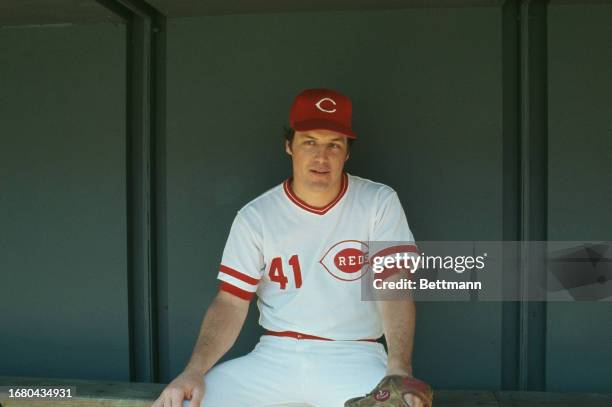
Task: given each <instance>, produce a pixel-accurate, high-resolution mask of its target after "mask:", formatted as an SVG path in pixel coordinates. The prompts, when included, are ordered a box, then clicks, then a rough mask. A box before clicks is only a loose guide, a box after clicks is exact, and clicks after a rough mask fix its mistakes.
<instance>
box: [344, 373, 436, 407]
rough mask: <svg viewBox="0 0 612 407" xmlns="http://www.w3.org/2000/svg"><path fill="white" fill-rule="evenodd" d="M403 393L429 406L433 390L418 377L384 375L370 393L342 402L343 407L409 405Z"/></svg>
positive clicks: (396, 406) (395, 406)
mask: <svg viewBox="0 0 612 407" xmlns="http://www.w3.org/2000/svg"><path fill="white" fill-rule="evenodd" d="M405 394H414V395H415V396H417V397H418V398H420V399H421V400H422V402H423V406H424V407H431V404H432V402H433V390H432V389H431V387H429V385H428V384H427V383H425V382H423V381H421V380H419V379H415V378H412V377H407V376H398V375H393V376H386V377H385V378H383V379H382V380H381V381H380V383H378V385H376V387H375V388H374V390H372V391H371V392H370V393H368V394H367V395H365V396H363V397H355V398H352V399H350V400H348V401H346V402H345V403H344V407H409V405H408V403H406V401H405V400H404V395H405Z"/></svg>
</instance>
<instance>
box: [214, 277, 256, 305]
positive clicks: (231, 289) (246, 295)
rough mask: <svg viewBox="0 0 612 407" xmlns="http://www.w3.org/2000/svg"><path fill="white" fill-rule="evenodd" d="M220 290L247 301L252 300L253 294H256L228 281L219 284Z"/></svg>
mask: <svg viewBox="0 0 612 407" xmlns="http://www.w3.org/2000/svg"><path fill="white" fill-rule="evenodd" d="M219 290H221V291H225V292H227V293H230V294H232V295H235V296H236V297H239V298H242V299H243V300H247V301H250V300H251V299H252V298H253V295H254V294H255V293H252V292H249V291H245V290H243V289H242V288H238V287H236V286H235V285H231V284H230V283H227V282H225V281H221V284H220V285H219Z"/></svg>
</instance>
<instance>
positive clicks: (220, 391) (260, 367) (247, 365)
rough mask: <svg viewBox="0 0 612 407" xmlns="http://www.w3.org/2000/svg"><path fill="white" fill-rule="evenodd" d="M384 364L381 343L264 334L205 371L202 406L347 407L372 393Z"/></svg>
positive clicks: (186, 403)
mask: <svg viewBox="0 0 612 407" xmlns="http://www.w3.org/2000/svg"><path fill="white" fill-rule="evenodd" d="M386 367H387V354H386V352H385V349H384V347H383V345H382V344H380V343H376V342H363V341H322V340H312V339H294V338H289V337H277V336H269V335H264V336H262V337H261V339H260V341H259V343H258V344H257V345H256V346H255V348H254V349H253V351H251V352H250V353H249V354H247V355H245V356H242V357H239V358H236V359H232V360H228V361H227V362H224V363H221V364H219V365H217V366H215V367H214V368H212V369H211V370H210V371H209V372H208V373H207V374H206V375H205V377H204V380H205V382H206V391H205V394H204V400H203V402H202V405H201V407H272V406H274V407H281V406H295V407H297V406H311V407H343V406H344V402H345V401H346V400H348V399H350V398H352V397H357V396H362V395H364V394H366V393H368V392H370V391H371V390H372V389H373V388H374V387H375V386H376V384H378V382H379V381H380V380H381V379H382V378H383V377H384V376H385V371H386ZM183 407H189V404H188V401H185V402H184V404H183Z"/></svg>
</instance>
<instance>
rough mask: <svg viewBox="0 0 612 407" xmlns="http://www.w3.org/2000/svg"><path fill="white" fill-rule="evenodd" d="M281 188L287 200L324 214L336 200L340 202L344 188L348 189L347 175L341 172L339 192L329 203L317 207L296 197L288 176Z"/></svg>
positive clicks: (309, 210)
mask: <svg viewBox="0 0 612 407" xmlns="http://www.w3.org/2000/svg"><path fill="white" fill-rule="evenodd" d="M283 189H284V190H285V194H286V195H287V197H288V198H289V200H291V202H293V203H294V204H296V205H297V206H299V207H300V208H302V209H304V210H306V211H308V212H311V213H314V214H316V215H325V214H326V213H327V212H328V211H329V210H330V209H331V208H333V207H334V206H335V205H336V204H337V203H338V202H340V200H341V199H342V197H343V196H344V194H345V193H346V190H347V189H348V175H346V173H345V172H344V173H342V184H341V185H340V192H338V195H337V196H336V197H335V198H334V199H333V200H332V201H331V202H330V203H328V204H327V205H325V206H323V207H322V208H317V207H315V206H311V205H308V204H307V203H306V202H304V201H302V200H301V199H300V198H298V197H297V195H295V193H294V192H293V189H291V178H288V179H286V180H285V182H283Z"/></svg>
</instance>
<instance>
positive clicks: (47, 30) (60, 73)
mask: <svg viewBox="0 0 612 407" xmlns="http://www.w3.org/2000/svg"><path fill="white" fill-rule="evenodd" d="M125 34H126V33H125V27H124V26H115V25H111V24H100V25H90V26H70V25H65V26H39V27H10V28H9V27H4V28H1V29H0V50H2V52H1V54H2V55H1V56H0V137H1V140H2V141H1V143H0V206H1V210H0V225H1V228H0V251H1V253H2V254H1V255H0V275H1V278H2V282H1V283H0V310H1V311H0V375H15V376H17V375H21V376H27V375H31V376H51V377H83V378H107V379H111V378H114V379H127V378H129V353H128V313H127V277H126V211H125V208H126V203H125V197H126V191H125V187H126V186H125V185H126V184H125V62H126V60H125Z"/></svg>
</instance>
